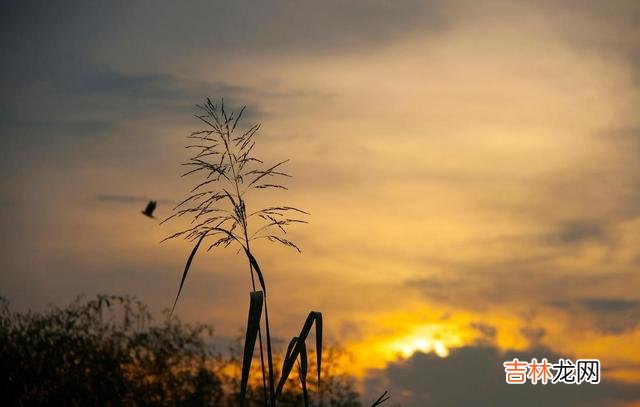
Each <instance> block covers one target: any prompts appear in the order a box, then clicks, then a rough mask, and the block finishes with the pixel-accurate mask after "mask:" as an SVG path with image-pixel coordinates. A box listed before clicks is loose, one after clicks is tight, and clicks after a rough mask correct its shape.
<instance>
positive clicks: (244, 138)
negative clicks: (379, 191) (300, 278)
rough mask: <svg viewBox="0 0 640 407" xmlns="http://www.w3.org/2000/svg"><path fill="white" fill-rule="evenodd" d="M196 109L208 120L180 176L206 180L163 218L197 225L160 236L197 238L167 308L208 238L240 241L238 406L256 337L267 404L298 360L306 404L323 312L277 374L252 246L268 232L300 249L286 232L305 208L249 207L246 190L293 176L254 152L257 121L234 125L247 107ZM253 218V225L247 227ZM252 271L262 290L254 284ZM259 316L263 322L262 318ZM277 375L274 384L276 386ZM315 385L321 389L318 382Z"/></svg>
mask: <svg viewBox="0 0 640 407" xmlns="http://www.w3.org/2000/svg"><path fill="white" fill-rule="evenodd" d="M198 108H199V109H200V111H201V114H197V115H196V117H197V118H198V119H199V120H200V121H201V122H203V123H204V124H205V128H204V129H202V130H198V131H195V132H193V133H191V134H190V135H189V136H188V138H189V139H190V140H196V141H195V143H196V144H189V145H187V146H186V148H187V149H193V150H195V152H194V154H193V156H192V157H191V158H190V159H189V160H188V161H187V162H185V163H184V164H183V165H184V166H186V167H188V168H189V169H188V171H187V172H185V173H184V174H183V176H187V175H192V174H197V175H200V176H202V177H203V179H201V180H200V182H198V183H197V184H196V185H195V187H194V188H193V189H192V190H191V192H190V195H188V196H187V197H186V198H185V199H184V200H182V202H180V203H179V204H178V205H177V206H176V207H175V208H174V212H175V213H174V214H173V215H171V216H170V217H169V218H167V219H166V220H165V221H163V223H164V222H166V221H168V220H171V219H174V218H180V217H189V218H191V225H194V224H195V226H191V225H190V226H189V227H187V228H186V229H183V230H181V231H179V232H177V233H174V234H173V235H171V236H169V237H167V238H166V239H165V240H169V239H173V238H177V237H183V238H185V239H187V240H189V241H191V242H195V246H194V248H193V250H192V251H191V254H190V255H189V257H188V259H187V262H186V265H185V268H184V271H183V273H182V277H181V279H180V285H179V288H178V293H177V295H176V298H175V300H174V303H173V308H172V312H173V310H174V309H175V306H176V303H177V301H178V298H179V297H180V293H181V292H182V288H183V287H184V283H185V280H186V278H187V275H188V273H189V269H190V267H191V264H192V262H193V259H194V257H195V255H196V253H197V252H198V250H199V248H200V245H201V244H202V243H203V241H204V240H205V239H214V240H213V241H212V242H210V244H209V247H208V249H207V250H211V249H212V248H214V247H219V246H222V247H228V246H231V245H238V246H240V247H239V249H240V251H242V252H244V253H245V255H246V257H247V260H248V267H249V273H250V274H251V284H252V292H251V296H250V308H249V316H248V323H247V332H246V335H245V338H244V342H245V347H244V353H243V356H242V358H243V361H244V363H243V364H242V373H241V376H242V380H241V383H240V405H241V406H242V405H244V404H245V400H246V396H247V390H246V389H247V380H248V375H249V371H250V370H251V362H252V359H253V350H254V346H255V345H254V344H255V342H256V336H257V339H258V343H259V349H260V367H261V373H262V384H263V398H264V405H265V406H271V407H276V404H277V400H278V398H279V397H280V395H281V393H282V387H283V386H284V384H285V383H286V382H287V379H288V378H289V375H290V373H291V370H292V368H293V365H294V364H295V363H296V362H297V363H298V367H299V370H300V375H299V377H300V379H301V385H302V390H303V395H304V396H305V400H304V402H305V405H308V404H309V400H308V394H307V386H306V377H307V370H308V363H307V347H306V343H305V341H306V338H307V335H308V333H309V330H310V329H311V326H312V325H314V324H315V327H316V364H317V380H318V383H320V378H321V363H322V314H321V313H320V312H317V311H312V312H311V313H310V314H309V317H308V318H307V320H306V322H305V324H304V327H303V328H302V331H301V334H300V335H299V336H298V337H296V338H294V339H293V340H292V342H291V345H290V347H289V350H288V352H287V354H286V356H285V357H284V361H283V366H282V369H281V376H280V378H279V379H278V378H277V377H276V375H275V367H274V355H273V346H272V340H271V330H270V324H269V308H268V302H267V287H266V283H265V279H264V275H263V273H262V271H261V269H260V266H259V264H258V261H257V260H256V258H255V256H254V255H253V253H252V251H251V243H252V242H253V241H256V240H260V239H265V240H268V241H270V242H275V243H279V244H283V245H285V246H288V247H292V248H294V249H296V250H297V251H298V252H300V248H299V247H298V246H297V245H296V244H295V243H294V242H292V241H291V240H289V239H287V238H286V237H285V235H286V229H287V228H288V227H289V226H291V225H293V224H297V223H306V221H305V220H303V219H300V218H299V216H300V215H308V213H307V212H305V211H303V210H301V209H298V208H295V207H292V206H282V205H280V206H269V207H265V208H261V209H258V210H256V211H252V212H249V211H248V210H247V203H246V202H247V201H246V198H247V196H248V195H249V194H251V193H253V192H257V191H260V190H267V189H285V190H286V189H287V188H286V187H285V186H284V185H282V184H281V183H279V182H278V180H279V179H280V178H282V177H289V176H290V175H289V174H287V173H285V172H283V170H282V167H283V165H284V164H285V163H286V162H287V161H288V160H285V161H280V162H278V163H276V164H274V165H265V164H264V162H263V161H262V160H260V159H258V158H257V157H256V156H255V155H254V154H253V149H254V147H255V144H256V141H255V138H256V136H257V134H258V131H259V129H260V126H261V125H260V124H254V125H252V126H250V127H248V129H246V130H245V131H242V130H240V128H241V127H242V126H240V127H238V124H239V122H240V119H241V118H242V115H243V113H244V111H245V107H243V108H242V109H240V110H239V111H238V112H237V113H236V112H231V113H227V111H226V110H225V105H224V101H223V100H222V101H221V102H220V104H217V103H214V102H212V101H211V100H210V99H207V101H206V103H204V104H202V105H198ZM250 220H251V221H252V222H251V225H253V227H252V228H250V222H249V221H250ZM256 278H257V279H258V283H259V290H258V289H257V288H256V282H255V279H256ZM263 316H264V318H263ZM262 322H263V323H264V325H262V324H261V323H262ZM263 326H264V332H265V336H266V338H265V341H264V342H266V353H267V356H266V359H267V366H266V367H265V361H264V359H265V356H264V344H263V337H262V331H263V328H262V327H263ZM276 382H277V383H278V384H277V387H276ZM318 389H321V386H319V387H318Z"/></svg>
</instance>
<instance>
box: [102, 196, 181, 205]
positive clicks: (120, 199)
mask: <svg viewBox="0 0 640 407" xmlns="http://www.w3.org/2000/svg"><path fill="white" fill-rule="evenodd" d="M96 199H97V200H98V201H100V202H113V203H133V202H148V201H150V200H155V201H156V202H158V203H159V204H168V205H175V204H176V202H175V201H172V200H170V199H164V198H153V197H151V198H149V197H145V196H136V195H120V194H98V195H96Z"/></svg>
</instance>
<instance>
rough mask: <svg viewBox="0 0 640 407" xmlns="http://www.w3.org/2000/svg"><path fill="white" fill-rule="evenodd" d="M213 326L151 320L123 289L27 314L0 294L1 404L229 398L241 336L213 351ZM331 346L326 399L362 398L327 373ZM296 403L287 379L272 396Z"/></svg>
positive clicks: (227, 405) (340, 404) (218, 406)
mask: <svg viewBox="0 0 640 407" xmlns="http://www.w3.org/2000/svg"><path fill="white" fill-rule="evenodd" d="M212 332H213V329H212V328H211V326H208V325H202V324H197V325H191V324H184V323H182V322H180V320H179V319H178V318H175V317H174V318H170V319H169V318H167V319H164V320H163V322H162V323H161V324H157V323H155V322H154V321H153V319H152V318H151V315H150V314H149V312H148V311H147V308H146V306H144V304H142V303H140V302H139V301H138V300H136V299H135V298H130V297H121V296H106V295H101V296H98V297H96V298H95V299H92V300H84V299H82V298H79V299H78V300H76V301H75V302H73V303H72V304H71V305H70V306H69V307H66V308H50V309H48V310H46V311H44V312H41V313H33V312H29V313H26V314H20V313H14V312H11V311H10V310H9V308H8V304H7V302H6V301H4V300H3V299H2V298H0V366H2V369H0V397H1V401H2V405H10V406H13V405H34V404H35V405H80V406H86V405H141V406H144V405H156V406H176V405H194V406H195V405H197V406H215V407H237V406H238V404H239V400H240V394H239V383H240V380H241V378H240V371H241V363H242V362H241V360H240V359H241V355H242V353H241V350H240V349H241V348H242V345H241V344H240V343H239V342H238V343H234V344H233V346H232V347H231V349H230V352H225V353H221V352H218V351H216V349H215V348H214V346H213V344H212ZM336 352H339V351H338V350H337V349H336V348H333V347H330V348H328V349H327V353H326V356H325V365H326V366H327V367H328V369H325V372H324V373H323V391H324V392H325V395H326V402H327V404H325V405H327V406H331V407H360V403H359V402H358V394H357V393H356V392H355V391H354V387H353V381H352V379H351V378H349V377H348V376H345V375H340V374H334V373H333V370H332V365H333V364H334V363H335V362H336V360H337V358H338V357H339V354H338V353H336ZM274 361H275V362H276V363H278V362H281V360H280V359H278V358H275V359H274ZM256 373H257V375H256ZM310 373H311V374H313V373H315V372H314V371H313V369H312V368H311V369H310ZM259 376H260V372H259V371H258V372H256V371H253V372H252V375H251V378H250V380H249V384H248V387H247V400H248V402H249V403H250V404H251V405H258V404H261V403H262V394H261V390H262V389H261V387H262V383H261V380H260V378H259ZM290 380H292V379H290ZM303 403H304V395H303V393H302V392H301V391H300V390H297V389H296V388H292V386H288V389H287V390H286V391H284V392H283V393H282V394H281V396H280V398H279V406H280V407H285V406H287V407H294V406H299V405H301V404H303ZM311 405H312V406H318V407H319V405H318V404H315V403H311Z"/></svg>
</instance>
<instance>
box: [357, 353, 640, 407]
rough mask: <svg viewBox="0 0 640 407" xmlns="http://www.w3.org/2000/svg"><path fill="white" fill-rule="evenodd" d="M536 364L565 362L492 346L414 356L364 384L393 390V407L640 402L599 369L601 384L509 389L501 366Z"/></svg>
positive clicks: (639, 392)
mask: <svg viewBox="0 0 640 407" xmlns="http://www.w3.org/2000/svg"><path fill="white" fill-rule="evenodd" d="M514 357H517V358H518V359H519V360H527V361H529V360H531V359H532V358H537V359H538V360H541V359H542V358H544V357H546V358H547V359H548V360H549V361H550V362H552V363H556V362H557V361H558V359H559V358H565V357H564V356H562V355H559V354H557V353H555V352H553V351H552V350H550V349H547V348H535V349H532V350H530V351H526V352H514V351H507V352H505V353H503V352H501V351H499V350H497V349H496V348H494V347H491V346H466V347H463V348H459V349H456V350H453V351H452V352H451V354H450V355H449V356H448V357H446V358H440V357H438V356H436V355H435V354H433V353H430V354H423V353H416V354H414V355H413V356H412V357H411V358H409V359H408V360H406V361H402V362H395V363H391V364H389V365H388V366H387V367H386V368H385V369H383V370H380V371H377V372H375V373H372V374H371V375H370V376H369V378H368V379H367V381H366V388H367V390H368V391H367V394H376V393H377V391H378V390H379V388H380V386H385V385H386V386H389V388H391V389H393V393H392V397H393V400H392V401H394V402H401V403H402V405H403V406H405V407H426V406H515V405H518V406H542V405H557V406H559V405H562V406H576V407H578V406H603V405H607V403H609V402H612V401H638V400H640V386H638V385H627V384H624V383H621V382H617V381H615V380H611V379H609V378H608V377H607V370H608V368H607V366H601V369H602V372H601V382H600V384H597V385H593V384H581V385H569V384H553V385H552V384H547V385H546V386H543V385H541V384H538V385H535V386H534V385H532V384H530V383H527V384H524V385H508V384H506V383H505V373H504V367H503V366H502V363H503V362H504V361H505V360H511V359H513V358H514Z"/></svg>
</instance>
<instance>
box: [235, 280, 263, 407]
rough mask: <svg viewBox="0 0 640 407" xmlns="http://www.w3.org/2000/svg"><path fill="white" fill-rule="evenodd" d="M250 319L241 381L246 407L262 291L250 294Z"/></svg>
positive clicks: (241, 394)
mask: <svg viewBox="0 0 640 407" xmlns="http://www.w3.org/2000/svg"><path fill="white" fill-rule="evenodd" d="M249 300H250V302H249V317H248V319H247V333H246V335H245V340H244V353H243V355H242V377H241V381H240V405H241V406H244V402H245V400H246V397H247V384H248V383H249V372H250V370H251V360H252V359H253V349H254V348H255V346H256V339H257V337H258V331H259V330H260V318H261V316H262V304H263V302H264V294H263V292H262V291H252V292H251V293H249Z"/></svg>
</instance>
